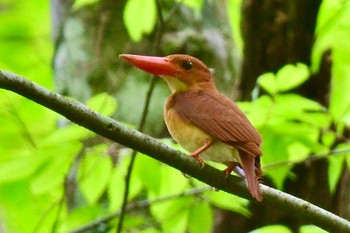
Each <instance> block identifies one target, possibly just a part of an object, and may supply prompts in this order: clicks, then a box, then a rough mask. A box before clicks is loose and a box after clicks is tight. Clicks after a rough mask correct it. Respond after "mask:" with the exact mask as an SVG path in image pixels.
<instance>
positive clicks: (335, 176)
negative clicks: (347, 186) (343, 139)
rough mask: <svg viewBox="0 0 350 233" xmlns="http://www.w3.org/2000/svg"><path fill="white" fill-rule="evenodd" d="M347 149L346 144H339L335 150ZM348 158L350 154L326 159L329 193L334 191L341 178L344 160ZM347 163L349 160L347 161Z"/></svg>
mask: <svg viewBox="0 0 350 233" xmlns="http://www.w3.org/2000/svg"><path fill="white" fill-rule="evenodd" d="M347 148H349V145H348V144H339V145H338V146H337V147H336V149H347ZM347 157H350V153H349V152H348V153H343V156H340V155H338V156H332V155H330V156H329V157H328V161H329V165H328V182H329V188H330V191H331V192H332V193H333V192H334V191H335V188H336V185H337V182H338V180H339V178H340V176H341V172H342V169H343V163H344V160H346V159H347ZM347 160H348V161H349V159H347Z"/></svg>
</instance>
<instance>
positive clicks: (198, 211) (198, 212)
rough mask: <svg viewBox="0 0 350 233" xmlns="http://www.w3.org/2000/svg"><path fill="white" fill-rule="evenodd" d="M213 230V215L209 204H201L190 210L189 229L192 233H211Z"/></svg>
mask: <svg viewBox="0 0 350 233" xmlns="http://www.w3.org/2000/svg"><path fill="white" fill-rule="evenodd" d="M212 228H213V213H212V209H211V208H210V206H209V204H208V203H207V202H203V201H202V202H200V203H198V204H197V205H195V206H193V207H191V208H190V211H189V216H188V229H189V232H190V233H206V232H208V233H210V232H212Z"/></svg>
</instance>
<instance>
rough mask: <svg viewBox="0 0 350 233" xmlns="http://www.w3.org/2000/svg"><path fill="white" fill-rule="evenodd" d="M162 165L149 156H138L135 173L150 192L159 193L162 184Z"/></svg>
mask: <svg viewBox="0 0 350 233" xmlns="http://www.w3.org/2000/svg"><path fill="white" fill-rule="evenodd" d="M161 167H162V164H161V163H160V162H159V161H156V160H154V159H152V158H150V157H148V156H145V155H142V154H138V157H137V160H136V164H135V171H137V175H138V177H139V180H140V181H141V182H142V184H143V185H144V186H145V187H146V188H147V189H148V190H149V191H153V192H155V193H159V191H160V188H161V184H162V168H161Z"/></svg>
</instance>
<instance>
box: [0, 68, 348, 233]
mask: <svg viewBox="0 0 350 233" xmlns="http://www.w3.org/2000/svg"><path fill="white" fill-rule="evenodd" d="M0 88H3V89H6V90H9V91H12V92H15V93H17V94H19V95H22V96H24V97H26V98H28V99H31V100H33V101H35V102H37V103H38V104H40V105H42V106H45V107H47V108H49V109H51V110H53V111H55V112H57V113H59V114H61V115H63V116H65V117H66V118H67V119H69V120H71V121H72V122H75V123H76V124H78V125H80V126H83V127H85V128H87V129H89V130H91V131H93V132H95V133H96V134H99V135H101V136H103V137H106V138H108V139H110V140H112V141H114V142H117V143H120V144H122V145H124V146H126V147H129V148H131V149H134V150H137V151H140V152H141V153H143V154H145V155H148V156H150V157H152V158H154V159H156V160H158V161H161V162H163V163H165V164H168V165H169V166H172V167H174V168H175V169H178V170H180V171H181V172H183V173H185V174H187V175H189V176H192V177H194V178H196V179H198V180H200V181H202V182H204V183H206V184H208V185H210V186H212V187H215V188H217V189H219V190H222V191H225V192H228V193H231V194H235V195H238V196H240V197H244V198H246V199H250V200H252V198H251V196H250V195H249V192H248V190H247V186H246V182H245V181H244V180H243V179H241V178H239V177H235V176H233V175H231V176H229V177H227V178H225V174H224V173H223V172H222V171H220V170H217V169H215V168H213V167H212V166H209V165H207V164H206V165H205V166H204V167H203V168H201V166H200V165H199V164H198V163H197V161H195V160H194V159H193V158H191V157H190V156H187V155H185V154H183V153H181V152H180V151H177V150H174V149H172V148H170V147H169V146H167V145H165V144H164V143H162V142H160V141H159V140H157V139H154V138H152V137H149V136H147V135H145V134H142V133H140V132H138V131H136V130H133V129H130V128H128V127H126V126H125V125H123V124H121V123H119V122H117V121H115V120H113V119H111V118H109V117H106V116H103V115H101V114H99V113H98V112H95V111H93V110H91V109H89V108H88V107H86V106H85V105H83V104H81V103H79V102H77V101H74V100H71V99H68V98H65V97H63V96H61V95H59V94H57V93H54V92H51V91H49V90H47V89H46V88H44V87H42V86H40V85H38V84H35V83H33V82H31V81H29V80H27V79H24V78H22V77H20V76H18V75H16V74H13V73H10V72H6V71H1V70H0ZM260 190H261V193H262V195H263V197H264V200H263V201H262V202H261V205H264V206H265V207H266V208H268V209H269V208H272V207H274V208H276V209H280V210H281V211H284V212H290V213H295V215H296V216H299V218H302V219H303V220H304V221H305V222H307V223H310V224H314V225H316V226H319V227H321V228H323V229H324V230H326V231H329V232H350V222H349V221H347V220H346V219H343V218H341V217H339V216H337V215H335V214H333V213H330V212H328V211H326V210H324V209H322V208H320V207H317V206H315V205H313V204H311V203H309V202H307V201H304V200H302V199H300V198H297V197H294V196H292V195H289V194H287V193H284V192H281V191H278V190H276V189H273V188H270V187H268V186H266V185H263V184H260ZM253 201H254V200H253Z"/></svg>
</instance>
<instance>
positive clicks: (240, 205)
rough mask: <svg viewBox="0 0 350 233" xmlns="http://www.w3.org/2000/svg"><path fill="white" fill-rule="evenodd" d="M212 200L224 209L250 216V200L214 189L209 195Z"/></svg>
mask: <svg viewBox="0 0 350 233" xmlns="http://www.w3.org/2000/svg"><path fill="white" fill-rule="evenodd" d="M208 197H209V199H210V202H211V203H212V204H213V205H215V206H217V207H219V208H222V209H226V210H230V211H233V212H237V213H240V214H243V215H244V216H249V215H250V212H249V210H248V209H247V208H246V206H247V204H248V202H249V201H248V200H246V199H243V198H240V197H238V196H234V195H231V194H228V193H226V192H223V191H213V192H211V193H210V194H209V195H208Z"/></svg>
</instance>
